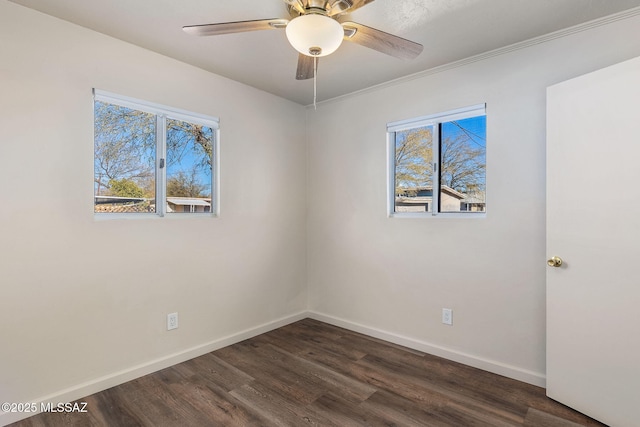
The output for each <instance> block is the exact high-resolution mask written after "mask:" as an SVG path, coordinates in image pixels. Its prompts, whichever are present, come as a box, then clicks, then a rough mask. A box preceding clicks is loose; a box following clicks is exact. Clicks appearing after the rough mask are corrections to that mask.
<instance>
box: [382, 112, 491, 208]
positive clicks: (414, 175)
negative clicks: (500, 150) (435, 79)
mask: <svg viewBox="0 0 640 427" xmlns="http://www.w3.org/2000/svg"><path fill="white" fill-rule="evenodd" d="M387 141H388V153H389V167H388V171H389V190H388V193H389V203H388V204H389V215H391V216H425V215H429V216H432V215H449V216H451V214H462V215H473V214H474V213H476V214H477V213H479V212H480V213H482V212H486V201H485V193H486V150H487V144H486V113H485V105H484V104H483V105H477V106H473V107H468V108H461V109H458V110H454V111H449V112H446V113H442V114H436V115H432V116H427V117H420V118H416V119H411V120H405V121H401V122H394V123H389V124H388V125H387ZM434 189H436V191H434Z"/></svg>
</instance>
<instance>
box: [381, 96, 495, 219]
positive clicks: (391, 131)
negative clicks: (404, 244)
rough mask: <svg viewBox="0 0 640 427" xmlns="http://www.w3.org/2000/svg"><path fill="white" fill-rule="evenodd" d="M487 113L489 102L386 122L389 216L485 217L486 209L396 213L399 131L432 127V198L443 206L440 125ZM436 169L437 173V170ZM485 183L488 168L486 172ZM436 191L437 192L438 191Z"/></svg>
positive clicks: (438, 204)
mask: <svg viewBox="0 0 640 427" xmlns="http://www.w3.org/2000/svg"><path fill="white" fill-rule="evenodd" d="M486 115H487V105H486V104H477V105H472V106H468V107H463V108H457V109H455V110H449V111H446V112H441V113H436V114H431V115H428V116H421V117H416V118H412V119H407V120H400V121H396V122H390V123H387V216H388V217H389V218H396V217H397V218H438V217H440V218H485V217H486V210H485V211H483V212H471V211H460V212H439V211H438V209H439V208H438V209H433V208H432V209H431V210H432V211H431V212H396V171H395V165H396V133H397V132H400V131H406V130H410V129H415V128H420V127H427V126H432V127H433V134H432V139H433V144H432V152H433V164H432V168H433V179H432V187H433V189H432V201H431V205H432V206H433V207H439V206H440V165H441V161H442V160H441V158H440V125H441V124H442V123H446V122H451V121H455V120H463V119H469V118H472V117H478V116H485V117H486ZM436 170H437V172H436ZM485 183H486V171H485ZM436 190H437V191H436ZM485 197H486V190H485Z"/></svg>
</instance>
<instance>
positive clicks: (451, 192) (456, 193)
mask: <svg viewBox="0 0 640 427" xmlns="http://www.w3.org/2000/svg"><path fill="white" fill-rule="evenodd" d="M398 190H400V191H406V192H420V191H433V186H431V185H425V186H422V187H411V188H404V187H400V188H399V189H398ZM441 190H442V192H443V193H447V194H448V195H450V196H453V197H455V198H457V199H461V200H462V199H464V198H465V195H464V194H462V193H460V192H459V191H456V190H454V189H453V188H451V187H447V186H446V185H443V186H442V187H441ZM402 197H409V198H411V199H412V200H416V199H418V198H425V197H426V199H425V200H427V199H428V200H430V199H431V196H413V197H412V196H402Z"/></svg>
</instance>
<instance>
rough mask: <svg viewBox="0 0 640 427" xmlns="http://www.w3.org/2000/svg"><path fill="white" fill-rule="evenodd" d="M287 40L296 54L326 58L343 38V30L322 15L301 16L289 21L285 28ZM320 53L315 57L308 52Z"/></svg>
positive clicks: (336, 22) (338, 24)
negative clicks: (318, 49)
mask: <svg viewBox="0 0 640 427" xmlns="http://www.w3.org/2000/svg"><path fill="white" fill-rule="evenodd" d="M286 33H287V39H288V40H289V43H291V46H293V48H294V49H295V50H297V51H298V52H300V53H302V54H303V55H307V56H327V55H330V54H332V53H333V52H335V51H336V50H337V49H338V48H339V47H340V45H341V44H342V40H343V38H344V29H343V28H342V25H340V23H339V22H338V21H336V20H335V19H332V18H329V17H328V16H323V15H316V14H312V15H302V16H298V17H297V18H295V19H293V20H291V21H290V22H289V24H287V28H286ZM317 48H320V53H319V54H317V55H315V54H311V53H310V51H315V52H317V50H315V49H317Z"/></svg>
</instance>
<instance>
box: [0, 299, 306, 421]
mask: <svg viewBox="0 0 640 427" xmlns="http://www.w3.org/2000/svg"><path fill="white" fill-rule="evenodd" d="M306 317H308V313H307V312H306V311H302V312H299V313H296V314H293V315H290V316H286V317H282V318H280V319H277V320H274V321H272V322H268V323H264V324H262V325H258V326H256V327H254V328H250V329H246V330H244V331H241V332H238V333H236V334H232V335H229V336H226V337H223V338H220V339H217V340H214V341H211V342H208V343H205V344H201V345H198V346H195V347H191V348H188V349H186V350H184V351H180V352H178V353H174V354H170V355H167V356H164V357H161V358H158V359H155V360H151V361H149V362H146V363H143V364H140V365H137V366H133V367H131V368H127V369H123V370H121V371H118V372H114V373H112V374H108V375H105V376H102V377H99V378H95V379H93V380H90V381H87V382H85V383H82V384H78V385H75V386H73V387H70V388H67V389H65V390H60V391H58V392H55V393H52V394H50V395H48V396H44V397H39V398H35V399H32V400H28V402H29V403H35V404H36V407H37V409H38V412H39V409H40V407H41V404H42V403H44V404H47V403H52V404H53V405H54V406H55V405H56V404H58V403H66V402H72V401H74V400H78V399H81V398H83V397H86V396H89V395H91V394H94V393H98V392H100V391H103V390H106V389H108V388H111V387H115V386H117V385H119V384H122V383H125V382H127V381H132V380H134V379H136V378H140V377H142V376H144V375H148V374H150V373H153V372H156V371H159V370H161V369H164V368H168V367H170V366H173V365H175V364H178V363H182V362H184V361H187V360H190V359H193V358H195V357H198V356H202V355H203V354H206V353H210V352H212V351H215V350H218V349H220V348H223V347H226V346H229V345H231V344H235V343H238V342H240V341H244V340H246V339H249V338H252V337H255V336H256V335H260V334H263V333H265V332H269V331H272V330H274V329H277V328H280V327H282V326H285V325H288V324H290V323H293V322H297V321H298V320H302V319H304V318H306ZM25 402H27V401H25ZM23 403H24V402H23ZM32 415H34V413H33V412H32V413H17V412H2V411H0V426H6V425H7V424H11V423H14V422H16V421H20V420H22V419H24V418H28V417H30V416H32Z"/></svg>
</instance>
